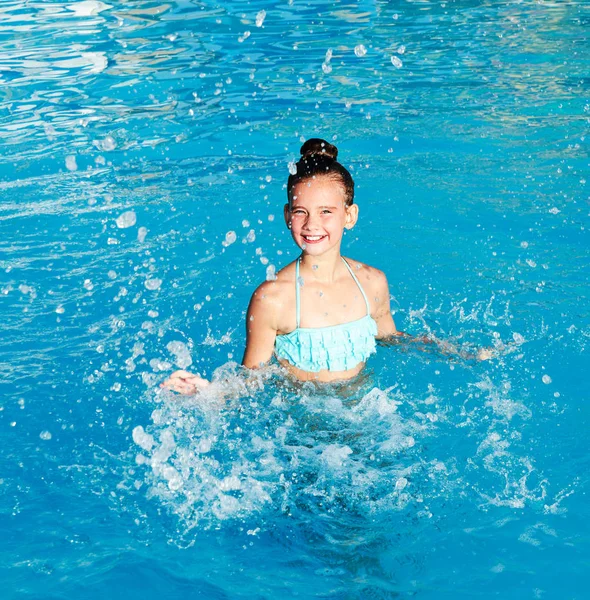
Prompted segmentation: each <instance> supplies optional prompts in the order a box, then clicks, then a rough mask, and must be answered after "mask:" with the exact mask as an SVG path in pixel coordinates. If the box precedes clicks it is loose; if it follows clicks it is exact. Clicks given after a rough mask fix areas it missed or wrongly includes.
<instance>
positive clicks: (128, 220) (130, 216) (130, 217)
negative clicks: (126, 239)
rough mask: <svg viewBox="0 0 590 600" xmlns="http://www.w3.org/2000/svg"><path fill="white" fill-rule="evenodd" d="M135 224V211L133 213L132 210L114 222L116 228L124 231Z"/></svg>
mask: <svg viewBox="0 0 590 600" xmlns="http://www.w3.org/2000/svg"><path fill="white" fill-rule="evenodd" d="M136 222H137V215H136V214H135V211H133V210H128V211H127V212H124V213H123V214H121V215H119V216H118V217H117V220H116V223H117V227H118V228H119V229H126V228H127V227H133V225H135V223H136Z"/></svg>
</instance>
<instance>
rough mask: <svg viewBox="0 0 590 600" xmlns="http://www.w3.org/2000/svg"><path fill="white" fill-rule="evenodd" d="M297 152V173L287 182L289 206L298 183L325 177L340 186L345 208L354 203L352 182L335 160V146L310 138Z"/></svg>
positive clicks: (348, 174) (336, 153)
mask: <svg viewBox="0 0 590 600" xmlns="http://www.w3.org/2000/svg"><path fill="white" fill-rule="evenodd" d="M299 152H301V158H300V159H299V161H298V162H297V163H296V164H295V167H296V168H297V171H296V172H295V173H292V174H291V175H289V179H288V181H287V196H288V197H289V205H290V204H291V202H292V200H293V189H294V188H295V186H296V185H297V184H298V183H301V182H303V181H307V180H308V179H316V178H318V177H327V178H329V179H332V180H334V181H336V182H337V183H339V184H340V185H341V186H342V189H343V191H344V200H345V203H346V206H350V205H351V204H352V203H353V202H354V181H353V180H352V177H351V175H350V173H349V172H348V171H347V170H346V169H345V168H344V167H343V166H342V165H341V164H340V163H339V162H338V161H337V160H336V158H337V157H338V148H336V146H334V145H333V144H330V143H329V142H326V140H321V139H319V138H310V139H309V140H307V142H305V144H303V146H301V149H300V150H299Z"/></svg>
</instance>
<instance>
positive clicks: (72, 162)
mask: <svg viewBox="0 0 590 600" xmlns="http://www.w3.org/2000/svg"><path fill="white" fill-rule="evenodd" d="M66 169H67V170H68V171H77V170H78V163H77V162H76V157H75V156H74V155H73V154H70V155H69V156H66Z"/></svg>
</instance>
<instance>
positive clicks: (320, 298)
mask: <svg viewBox="0 0 590 600" xmlns="http://www.w3.org/2000/svg"><path fill="white" fill-rule="evenodd" d="M299 298H300V320H299V326H300V327H303V328H316V327H331V326H333V325H340V324H341V323H349V322H350V321H356V320H357V319H361V318H362V317H364V316H365V315H367V304H366V302H365V299H364V297H363V294H362V292H361V291H360V289H359V287H358V286H357V285H356V283H355V282H354V281H351V282H350V283H348V282H345V283H341V284H332V285H327V284H321V283H317V282H313V283H308V284H306V283H305V282H303V285H302V286H301V287H300V290H299Z"/></svg>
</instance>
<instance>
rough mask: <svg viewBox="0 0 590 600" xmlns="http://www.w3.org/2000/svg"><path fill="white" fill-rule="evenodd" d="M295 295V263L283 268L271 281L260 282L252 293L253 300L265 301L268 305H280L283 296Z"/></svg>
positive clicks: (282, 301)
mask: <svg viewBox="0 0 590 600" xmlns="http://www.w3.org/2000/svg"><path fill="white" fill-rule="evenodd" d="M294 294H295V261H293V262H292V263H289V264H288V265H286V266H284V267H283V268H282V269H281V270H280V271H278V272H277V273H276V274H275V276H274V278H273V279H269V280H267V281H264V282H262V283H261V284H260V285H259V286H258V287H257V288H256V290H255V291H254V294H253V296H252V298H253V299H255V298H258V299H259V300H263V299H264V300H266V301H267V303H268V304H282V303H284V301H285V296H286V297H287V298H289V297H290V296H291V295H294Z"/></svg>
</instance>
